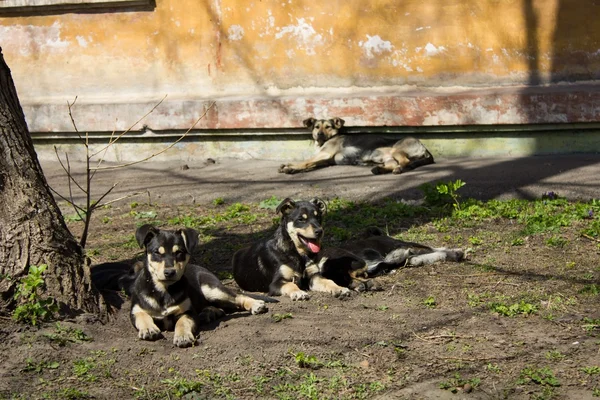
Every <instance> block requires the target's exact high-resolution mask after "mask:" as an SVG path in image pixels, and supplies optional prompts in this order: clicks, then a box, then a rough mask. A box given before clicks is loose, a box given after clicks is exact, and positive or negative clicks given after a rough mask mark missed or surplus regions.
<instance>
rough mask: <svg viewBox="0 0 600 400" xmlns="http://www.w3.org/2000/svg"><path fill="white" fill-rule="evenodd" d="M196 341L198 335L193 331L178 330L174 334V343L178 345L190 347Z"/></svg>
mask: <svg viewBox="0 0 600 400" xmlns="http://www.w3.org/2000/svg"><path fill="white" fill-rule="evenodd" d="M194 343H196V337H195V336H194V334H193V333H192V332H191V331H187V332H179V333H178V332H176V333H175V336H173V344H174V345H175V346H177V347H190V346H192V345H193V344H194Z"/></svg>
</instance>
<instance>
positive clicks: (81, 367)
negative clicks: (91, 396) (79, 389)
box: [73, 357, 98, 382]
mask: <svg viewBox="0 0 600 400" xmlns="http://www.w3.org/2000/svg"><path fill="white" fill-rule="evenodd" d="M94 368H96V363H95V361H94V359H93V358H92V357H87V358H84V359H81V360H75V361H73V374H74V375H75V376H76V377H77V378H79V380H81V381H84V382H95V381H96V380H97V379H98V378H97V377H96V375H94V374H92V371H93V370H94Z"/></svg>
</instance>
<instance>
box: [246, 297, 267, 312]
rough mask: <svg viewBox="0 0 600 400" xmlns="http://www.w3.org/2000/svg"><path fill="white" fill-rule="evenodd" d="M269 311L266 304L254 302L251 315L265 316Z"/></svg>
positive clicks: (260, 301) (258, 301)
mask: <svg viewBox="0 0 600 400" xmlns="http://www.w3.org/2000/svg"><path fill="white" fill-rule="evenodd" d="M267 311H269V309H268V308H267V305H266V304H265V302H264V301H262V300H256V301H255V302H254V304H252V308H251V309H250V314H252V315H256V314H264V313H266V312H267Z"/></svg>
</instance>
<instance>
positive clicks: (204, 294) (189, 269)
mask: <svg viewBox="0 0 600 400" xmlns="http://www.w3.org/2000/svg"><path fill="white" fill-rule="evenodd" d="M135 237H136V239H137V242H138V243H139V245H140V247H143V248H144V249H145V258H144V260H143V262H142V263H140V264H138V265H137V266H136V271H135V272H134V273H133V274H132V275H129V276H128V277H126V278H125V279H122V280H121V282H120V283H121V287H123V288H124V289H125V291H126V292H128V293H129V294H130V295H131V312H130V317H131V322H132V323H133V326H134V327H135V328H136V329H137V330H138V336H139V337H140V338H141V339H144V340H155V339H158V338H160V337H161V336H162V335H161V330H171V329H173V327H174V331H175V333H174V337H173V344H175V346H177V347H188V346H191V345H193V344H194V343H195V341H196V336H197V334H198V328H199V324H200V323H201V322H202V321H203V320H213V319H216V318H218V317H220V316H222V315H224V311H223V309H233V310H246V311H249V312H250V313H252V314H260V313H264V312H267V307H266V305H265V302H264V301H263V300H257V299H254V298H251V297H249V296H245V295H242V294H236V293H235V292H233V291H232V290H230V289H228V288H226V287H225V286H223V284H222V283H221V282H220V281H219V279H218V278H217V277H216V276H215V275H213V274H212V273H211V272H210V271H208V270H207V269H205V268H203V267H200V266H198V265H194V264H189V260H190V257H191V254H192V252H193V250H194V248H195V247H196V245H197V243H198V233H197V232H196V231H195V230H193V229H181V230H177V231H167V230H162V229H158V228H156V227H154V226H151V225H144V226H141V227H140V228H138V230H137V231H136V234H135Z"/></svg>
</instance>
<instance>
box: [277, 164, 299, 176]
mask: <svg viewBox="0 0 600 400" xmlns="http://www.w3.org/2000/svg"><path fill="white" fill-rule="evenodd" d="M298 171H299V170H298V169H296V168H294V167H293V166H292V164H281V166H280V167H279V172H280V173H283V174H295V173H296V172H298Z"/></svg>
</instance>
